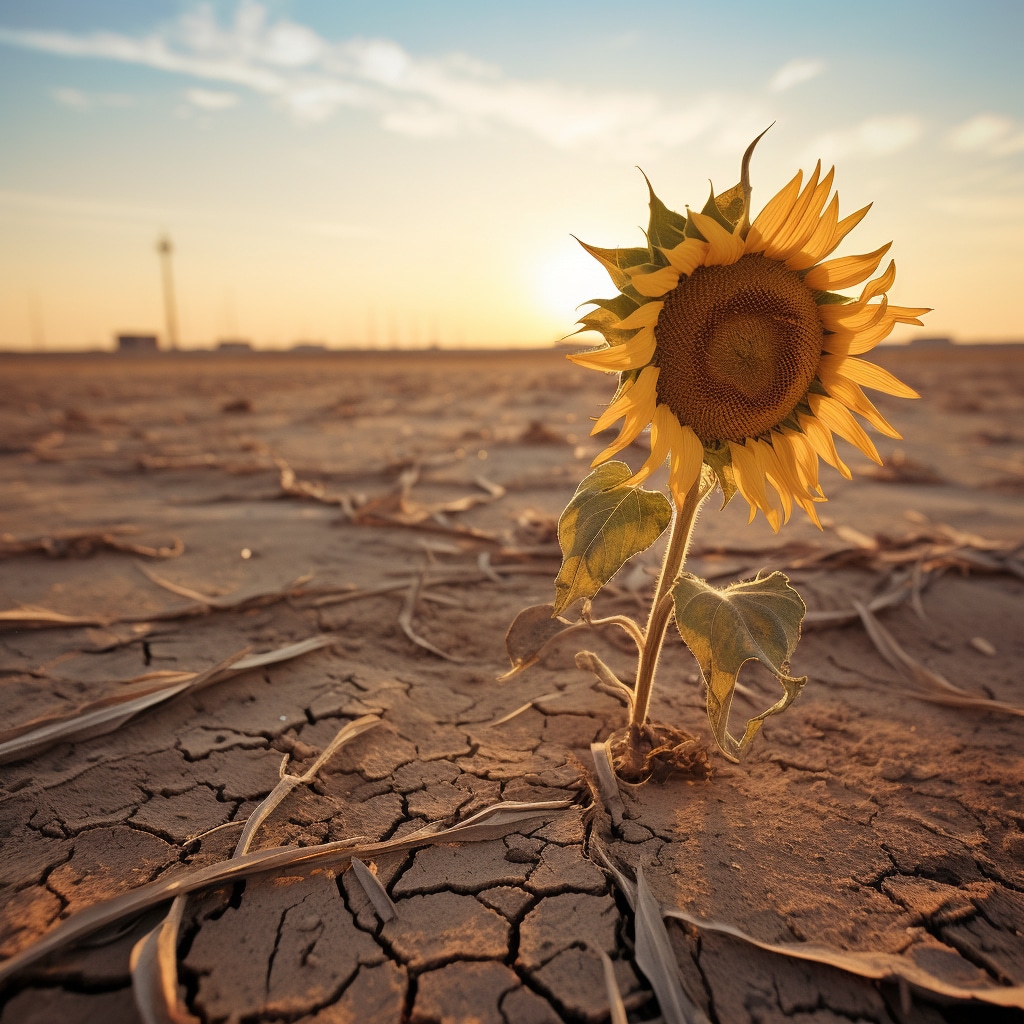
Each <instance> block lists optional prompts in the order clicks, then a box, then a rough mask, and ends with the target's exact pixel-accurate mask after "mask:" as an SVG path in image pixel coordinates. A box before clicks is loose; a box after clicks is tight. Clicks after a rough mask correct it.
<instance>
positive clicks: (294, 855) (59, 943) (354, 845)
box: [0, 800, 571, 985]
mask: <svg viewBox="0 0 1024 1024" xmlns="http://www.w3.org/2000/svg"><path fill="white" fill-rule="evenodd" d="M570 807H571V804H570V802H569V801H568V800H546V801H536V802H522V801H505V802H502V803H497V804H493V805H491V806H490V807H486V808H484V809H483V810H482V811H478V812H477V813H476V814H474V815H472V816H471V817H469V818H467V819H466V820H465V821H461V822H458V823H457V824H455V825H451V826H447V827H446V826H444V825H443V824H441V823H439V822H431V823H429V824H427V825H424V826H423V827H422V828H418V829H416V830H415V831H414V832H410V833H408V834H406V835H404V836H401V837H399V838H396V839H388V840H384V841H382V842H377V843H365V842H360V841H358V840H355V841H353V840H349V839H343V840H338V841H337V842H332V843H322V844H319V845H314V846H300V847H295V846H283V847H271V848H269V849H266V850H257V851H256V852H254V853H247V854H243V855H241V856H238V857H233V858H232V859H231V860H228V861H226V862H224V863H221V864H213V865H211V866H209V867H205V868H196V869H192V870H184V871H179V872H177V873H175V875H174V877H172V878H168V879H160V880H158V881H155V882H150V883H148V884H147V885H143V886H140V887H139V888H137V889H133V890H131V891H130V892H127V893H123V894H122V895H120V896H115V897H113V898H112V899H109V900H105V901H103V902H102V903H97V904H94V905H93V906H91V907H89V908H87V909H86V910H82V911H79V912H78V913H77V914H73V915H72V916H71V917H69V918H66V919H65V920H63V921H61V923H60V924H58V925H57V926H56V927H55V928H54V929H53V930H52V931H50V932H49V933H47V934H46V935H44V936H43V937H42V938H41V939H39V940H38V941H37V942H35V943H33V944H32V945H30V946H28V947H27V948H25V949H23V950H22V951H21V952H19V953H17V954H15V955H14V956H12V957H10V958H9V959H8V960H6V961H4V963H2V964H0V985H2V984H3V983H5V982H6V981H7V980H8V979H9V978H11V977H12V976H13V975H15V974H17V973H18V972H19V971H23V970H24V969H25V968H26V967H28V966H30V965H31V964H34V963H36V962H38V961H39V960H41V959H42V958H43V957H45V956H48V955H49V954H50V953H53V952H54V951H56V950H58V949H61V948H63V947H64V946H66V945H68V944H70V943H73V942H77V941H79V940H80V939H83V938H85V937H86V936H88V935H91V934H93V933H94V932H96V931H99V930H100V929H101V928H106V927H108V926H110V925H112V924H116V923H117V922H120V921H124V920H126V919H128V918H132V917H135V916H137V915H138V914H140V913H142V912H143V911H146V910H149V909H151V908H153V907H157V906H159V905H160V904H162V903H166V902H168V901H169V900H173V899H175V898H176V897H178V896H181V895H187V894H190V893H195V892H200V891H204V890H207V889H211V888H214V887H217V886H222V885H225V884H228V883H231V882H236V881H241V880H243V879H246V878H252V877H253V876H256V875H265V874H268V873H271V872H279V871H283V870H295V869H298V870H302V871H305V870H310V869H313V868H315V867H322V866H330V867H337V866H344V865H347V864H348V863H349V861H350V860H351V858H352V857H359V858H360V859H363V860H366V859H371V860H372V859H375V858H377V857H383V856H385V855H386V854H389V853H401V852H405V851H409V850H415V849H418V848H420V847H423V846H431V845H434V844H436V843H470V842H480V841H484V840H488V839H499V838H501V837H503V836H505V835H508V834H509V833H510V832H517V831H519V830H520V829H522V828H523V827H524V826H528V825H533V826H539V825H542V824H544V823H545V822H549V821H555V820H557V819H558V818H559V816H560V815H561V814H563V813H566V812H568V811H569V809H570Z"/></svg>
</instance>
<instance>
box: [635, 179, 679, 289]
mask: <svg viewBox="0 0 1024 1024" xmlns="http://www.w3.org/2000/svg"><path fill="white" fill-rule="evenodd" d="M641 173H643V172H641ZM644 181H647V175H646V174H644ZM647 188H648V191H649V192H650V193H651V219H650V223H649V224H648V227H647V241H648V243H649V245H650V247H651V251H650V253H649V254H648V256H647V257H646V259H645V260H644V262H645V263H646V262H647V261H648V260H650V261H651V262H653V263H654V264H655V269H659V268H661V267H663V266H665V258H664V257H663V256H662V254H661V249H674V248H675V247H676V246H677V245H678V244H679V243H680V242H681V241H682V240H683V232H684V231H685V230H686V218H685V217H684V216H683V215H682V214H681V213H676V212H675V210H670V209H669V208H668V207H667V206H666V205H665V204H664V203H663V202H662V201H661V200H660V199H659V198H658V197H657V196H656V195H655V194H654V189H653V188H651V183H650V182H649V181H647Z"/></svg>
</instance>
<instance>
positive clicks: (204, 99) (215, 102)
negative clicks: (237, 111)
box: [185, 89, 238, 110]
mask: <svg viewBox="0 0 1024 1024" xmlns="http://www.w3.org/2000/svg"><path fill="white" fill-rule="evenodd" d="M185 98H186V99H187V100H188V101H189V103H191V104H192V105H193V106H196V107H199V108H200V110H228V109H230V108H231V107H236V106H238V94H237V93H233V92H217V91H214V90H213V89H188V90H187V91H186V92H185Z"/></svg>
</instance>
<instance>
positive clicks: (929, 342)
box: [910, 338, 953, 348]
mask: <svg viewBox="0 0 1024 1024" xmlns="http://www.w3.org/2000/svg"><path fill="white" fill-rule="evenodd" d="M910 344H911V346H912V347H914V348H945V347H946V346H947V345H952V344H953V339H952V338H913V339H912V340H911V342H910Z"/></svg>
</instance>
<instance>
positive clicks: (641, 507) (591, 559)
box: [552, 462, 672, 615]
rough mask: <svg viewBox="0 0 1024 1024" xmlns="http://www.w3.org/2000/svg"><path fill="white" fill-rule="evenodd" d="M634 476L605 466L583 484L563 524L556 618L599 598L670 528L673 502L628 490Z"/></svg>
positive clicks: (638, 489)
mask: <svg viewBox="0 0 1024 1024" xmlns="http://www.w3.org/2000/svg"><path fill="white" fill-rule="evenodd" d="M632 475H633V471H632V470H631V469H630V468H629V466H627V465H626V464H625V463H624V462H606V463H605V464H604V465H603V466H599V467H598V468H597V469H595V470H594V472H593V473H591V474H590V475H589V476H588V477H587V478H586V479H585V480H584V481H583V482H582V483H581V484H580V485H579V487H578V488H577V489H576V493H575V494H574V495H573V497H572V501H570V502H569V504H568V505H567V506H566V509H565V511H564V512H563V513H562V515H561V518H560V519H559V520H558V543H559V544H560V545H561V547H562V568H561V569H559V570H558V576H557V577H556V578H555V604H554V609H553V612H552V614H553V615H559V614H560V613H561V612H563V611H565V609H566V608H568V607H569V605H571V604H572V603H573V601H576V600H578V599H579V598H581V597H593V596H594V595H595V594H596V593H597V592H598V591H599V590H600V589H601V588H602V587H603V586H604V585H605V584H606V583H607V582H608V581H609V580H610V579H611V578H612V577H613V576H614V575H615V574H616V573H617V572H618V571H619V569H621V568H622V566H623V565H624V564H625V562H626V560H627V559H629V558H632V557H633V555H635V554H638V553H639V552H641V551H643V550H645V549H646V548H649V547H650V546H651V545H652V544H653V543H654V542H655V541H656V540H657V539H658V538H659V537H660V536H661V535H662V533H664V531H665V527H667V526H668V524H669V520H670V519H671V518H672V506H671V504H670V503H669V500H668V498H666V497H665V495H664V494H662V493H661V492H660V491H647V490H644V489H643V488H642V487H627V486H625V482H626V481H627V480H628V479H629V478H630V477H631V476H632Z"/></svg>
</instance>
